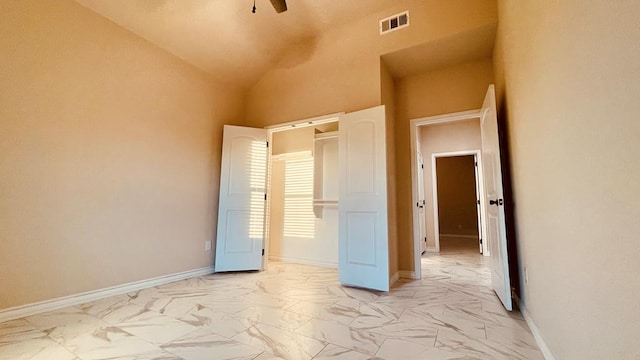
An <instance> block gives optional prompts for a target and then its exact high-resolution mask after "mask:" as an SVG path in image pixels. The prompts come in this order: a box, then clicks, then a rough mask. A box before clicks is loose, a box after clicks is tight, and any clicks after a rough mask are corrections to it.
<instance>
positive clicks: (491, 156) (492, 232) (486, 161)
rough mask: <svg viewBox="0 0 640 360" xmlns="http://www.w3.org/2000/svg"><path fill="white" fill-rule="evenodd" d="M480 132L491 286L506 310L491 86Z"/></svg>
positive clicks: (501, 201) (507, 289)
mask: <svg viewBox="0 0 640 360" xmlns="http://www.w3.org/2000/svg"><path fill="white" fill-rule="evenodd" d="M481 114H482V115H481V118H480V133H481V137H482V160H483V175H484V177H483V178H484V196H485V212H484V213H485V216H486V220H487V221H486V223H487V229H486V234H487V239H486V241H488V242H489V251H490V253H491V285H492V287H493V289H494V291H495V292H496V294H497V295H498V297H499V298H500V300H501V301H502V304H503V305H504V307H505V308H506V309H507V310H511V309H512V303H511V302H512V299H511V282H510V278H509V259H508V256H507V235H506V234H507V233H506V225H505V212H504V197H503V190H502V169H501V166H500V143H499V140H498V119H497V116H496V98H495V90H494V86H493V85H490V86H489V89H488V90H487V95H486V97H485V100H484V104H483V105H482V112H481Z"/></svg>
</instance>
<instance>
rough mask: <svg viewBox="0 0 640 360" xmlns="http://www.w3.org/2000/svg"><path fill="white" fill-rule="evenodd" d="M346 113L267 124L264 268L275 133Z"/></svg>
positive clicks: (326, 120)
mask: <svg viewBox="0 0 640 360" xmlns="http://www.w3.org/2000/svg"><path fill="white" fill-rule="evenodd" d="M341 115H344V112H338V113H333V114H327V115H321V116H315V117H312V118H308V119H302V120H296V121H289V122H286V123H280V124H274V125H269V126H265V127H264V128H265V129H266V130H267V143H268V144H269V147H268V149H267V185H266V186H267V203H266V204H265V209H264V213H265V221H264V256H263V257H262V268H263V269H266V268H267V264H268V263H269V247H270V246H269V245H270V239H271V234H270V233H269V229H270V227H271V174H272V169H271V165H272V161H273V157H274V155H273V134H274V133H276V132H280V131H286V130H292V129H298V128H304V127H309V126H317V125H321V124H328V123H332V122H338V121H339V120H340V116H341Z"/></svg>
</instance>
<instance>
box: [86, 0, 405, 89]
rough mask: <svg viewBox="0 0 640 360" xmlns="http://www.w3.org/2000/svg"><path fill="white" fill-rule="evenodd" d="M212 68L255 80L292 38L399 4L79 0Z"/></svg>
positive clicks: (371, 0)
mask: <svg viewBox="0 0 640 360" xmlns="http://www.w3.org/2000/svg"><path fill="white" fill-rule="evenodd" d="M76 1H77V2H78V3H80V4H82V5H83V6H85V7H87V8H89V9H91V10H93V11H95V12H97V13H98V14H100V15H103V16H104V17H106V18H108V19H111V20H112V21H114V22H115V23H117V24H119V25H121V26H123V27H124V28H127V29H129V30H131V31H132V32H134V33H136V34H138V35H140V36H141V37H143V38H145V39H147V40H149V41H150V42H152V43H154V44H156V45H158V46H160V47H161V48H163V49H165V50H167V51H169V52H171V53H173V54H174V55H176V56H178V57H180V58H182V59H184V60H186V61H188V62H189V63H191V64H193V65H195V66H196V67H198V68H200V69H202V70H204V71H206V72H208V73H210V74H211V75H212V76H213V77H215V78H217V80H219V81H222V82H225V83H233V84H236V85H240V86H242V87H249V86H251V85H252V84H254V83H255V82H256V81H257V80H258V79H259V78H260V76H261V75H262V74H263V73H264V72H265V71H266V70H267V69H268V68H269V67H270V66H271V65H273V64H274V63H275V62H276V61H277V59H278V58H279V56H280V55H281V54H282V52H283V51H284V50H285V49H286V48H287V47H288V46H289V45H290V44H293V43H297V42H300V41H304V40H307V39H310V38H313V37H315V36H318V35H319V34H320V33H322V32H324V31H326V30H327V29H329V28H330V27H332V26H337V25H341V24H343V23H345V22H349V21H352V19H354V18H360V17H363V16H366V15H369V14H373V13H376V12H379V11H382V10H384V9H386V8H390V7H392V6H393V5H394V4H397V0H289V1H288V2H287V4H288V8H289V10H288V11H286V12H284V13H281V14H277V13H276V12H275V11H274V10H273V8H272V7H271V3H270V2H269V1H268V0H256V6H257V8H258V10H257V12H256V13H255V14H252V13H251V8H252V6H253V0H76Z"/></svg>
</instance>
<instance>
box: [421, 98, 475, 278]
mask: <svg viewBox="0 0 640 360" xmlns="http://www.w3.org/2000/svg"><path fill="white" fill-rule="evenodd" d="M481 115H482V114H481V110H480V109H476V110H469V111H461V112H456V113H450V114H442V115H436V116H428V117H423V118H417V119H412V120H411V121H410V122H409V136H410V138H411V141H410V142H411V199H412V200H413V201H412V202H411V203H412V204H416V203H417V202H418V185H417V183H418V180H417V179H418V169H417V168H416V164H417V160H416V158H417V156H416V151H417V150H418V149H417V141H418V128H419V127H420V126H424V125H434V124H443V123H450V122H456V121H462V120H471V119H480V116H481ZM412 208H413V211H412V214H413V255H414V273H415V274H416V277H417V278H422V270H421V267H422V262H421V258H422V257H421V254H420V229H419V228H418V227H419V226H420V224H419V223H418V220H417V219H418V216H419V215H418V208H417V207H416V206H412ZM484 228H485V227H484V226H483V229H484ZM483 236H484V235H483Z"/></svg>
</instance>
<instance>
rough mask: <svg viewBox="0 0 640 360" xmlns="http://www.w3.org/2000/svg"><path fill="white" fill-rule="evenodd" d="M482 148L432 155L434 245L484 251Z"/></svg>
mask: <svg viewBox="0 0 640 360" xmlns="http://www.w3.org/2000/svg"><path fill="white" fill-rule="evenodd" d="M479 156H480V151H477V150H474V151H460V152H455V153H436V154H433V155H432V166H431V169H432V178H433V181H432V184H433V207H434V230H435V231H434V234H435V247H436V249H437V251H438V252H440V251H446V252H448V253H452V252H454V253H455V252H465V253H474V252H475V253H479V254H482V253H483V251H484V249H483V246H482V211H481V208H480V173H479V171H478V168H477V166H478V160H477V159H478V157H479Z"/></svg>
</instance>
